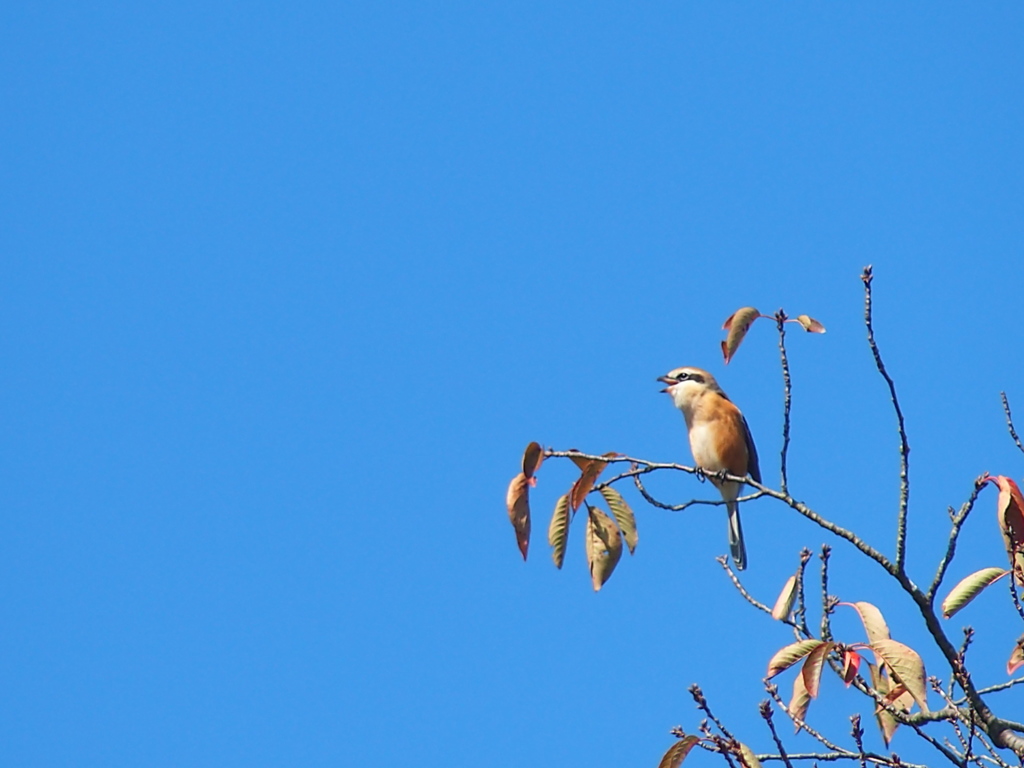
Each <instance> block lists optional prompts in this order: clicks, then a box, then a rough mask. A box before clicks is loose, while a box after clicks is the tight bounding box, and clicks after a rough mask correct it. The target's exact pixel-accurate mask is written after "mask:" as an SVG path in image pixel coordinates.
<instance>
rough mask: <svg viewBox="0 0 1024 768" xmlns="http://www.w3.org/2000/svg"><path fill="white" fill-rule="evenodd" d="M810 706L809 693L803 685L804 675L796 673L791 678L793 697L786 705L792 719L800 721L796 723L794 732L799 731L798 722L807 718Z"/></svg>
mask: <svg viewBox="0 0 1024 768" xmlns="http://www.w3.org/2000/svg"><path fill="white" fill-rule="evenodd" d="M810 706H811V694H810V693H808V692H807V686H806V685H804V676H803V675H797V676H796V677H794V678H793V698H791V699H790V700H789V706H788V707H786V712H788V713H789V716H790V717H791V718H793V720H795V721H796V720H798V721H800V722H797V723H796V731H795V732H796V733H799V732H800V727H801V726H800V723H802V722H803V721H804V720H806V718H807V710H808V708H809V707H810Z"/></svg>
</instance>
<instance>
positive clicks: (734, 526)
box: [725, 501, 747, 571]
mask: <svg viewBox="0 0 1024 768" xmlns="http://www.w3.org/2000/svg"><path fill="white" fill-rule="evenodd" d="M725 508H726V509H727V510H728V511H729V554H731V555H732V560H733V562H734V563H736V570H739V571H742V570H743V569H744V568H746V567H747V548H746V547H745V546H743V526H742V525H740V505H739V504H737V503H736V502H735V501H730V502H728V503H727V504H726V505H725Z"/></svg>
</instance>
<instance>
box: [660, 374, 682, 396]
mask: <svg viewBox="0 0 1024 768" xmlns="http://www.w3.org/2000/svg"><path fill="white" fill-rule="evenodd" d="M655 381H660V382H661V383H662V384H667V385H668V387H671V386H672V385H673V384H677V383H678V382H677V381H676V380H675V379H670V378H669V377H668V376H659V377H658V378H656V379H655ZM668 387H665V388H664V389H662V390H659V391H660V392H668Z"/></svg>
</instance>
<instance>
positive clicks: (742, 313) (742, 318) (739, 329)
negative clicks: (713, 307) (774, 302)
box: [722, 307, 761, 365]
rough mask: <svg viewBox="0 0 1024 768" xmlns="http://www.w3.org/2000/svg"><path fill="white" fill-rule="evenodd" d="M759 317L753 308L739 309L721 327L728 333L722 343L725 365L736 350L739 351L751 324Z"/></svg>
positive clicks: (759, 314) (758, 313)
mask: <svg viewBox="0 0 1024 768" xmlns="http://www.w3.org/2000/svg"><path fill="white" fill-rule="evenodd" d="M759 317H761V313H760V312H758V311H757V310H756V309H754V308H753V307H741V308H740V309H737V310H736V311H735V312H733V313H732V314H731V315H729V317H728V318H727V319H726V321H725V323H724V324H723V325H722V328H723V329H724V330H726V331H728V335H727V336H726V337H725V341H723V342H722V356H723V357H725V364H726V365H728V364H729V361H730V360H732V358H733V355H735V354H736V350H737V349H739V346H740V342H741V341H743V337H744V336H746V335H747V331H748V330H749V329H750V325H751V323H753V322H754V321H755V320H757V318H759Z"/></svg>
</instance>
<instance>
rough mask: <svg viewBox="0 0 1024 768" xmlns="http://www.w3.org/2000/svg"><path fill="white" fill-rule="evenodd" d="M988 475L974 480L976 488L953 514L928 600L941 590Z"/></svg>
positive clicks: (929, 589)
mask: <svg viewBox="0 0 1024 768" xmlns="http://www.w3.org/2000/svg"><path fill="white" fill-rule="evenodd" d="M986 477H988V475H981V476H980V477H978V478H977V479H976V480H975V481H974V490H973V491H971V495H970V498H968V499H967V501H965V502H964V504H963V506H961V507H960V511H959V512H956V513H955V514H953V515H951V516H950V518H951V521H952V527H951V528H950V530H949V543H948V544H947V545H946V554H945V555H944V556H943V558H942V561H941V562H940V563H939V567H938V569H937V570H936V572H935V578H934V579H932V585H931V586H930V587H929V588H928V593H927V595H928V600H929V601H930V602H934V601H935V595H936V593H937V592H938V590H939V586H941V584H942V579H943V578H945V576H946V569H948V568H949V564H950V563H952V562H953V557H954V555H955V554H956V542H957V539H958V538H959V537H960V529H961V528H963V525H964V523H965V522H967V516H968V515H969V514H971V510H972V509H974V503H975V502H976V501H977V500H978V494H979V493H981V489H982V488H984V487H985V485H986V482H985V478H986Z"/></svg>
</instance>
